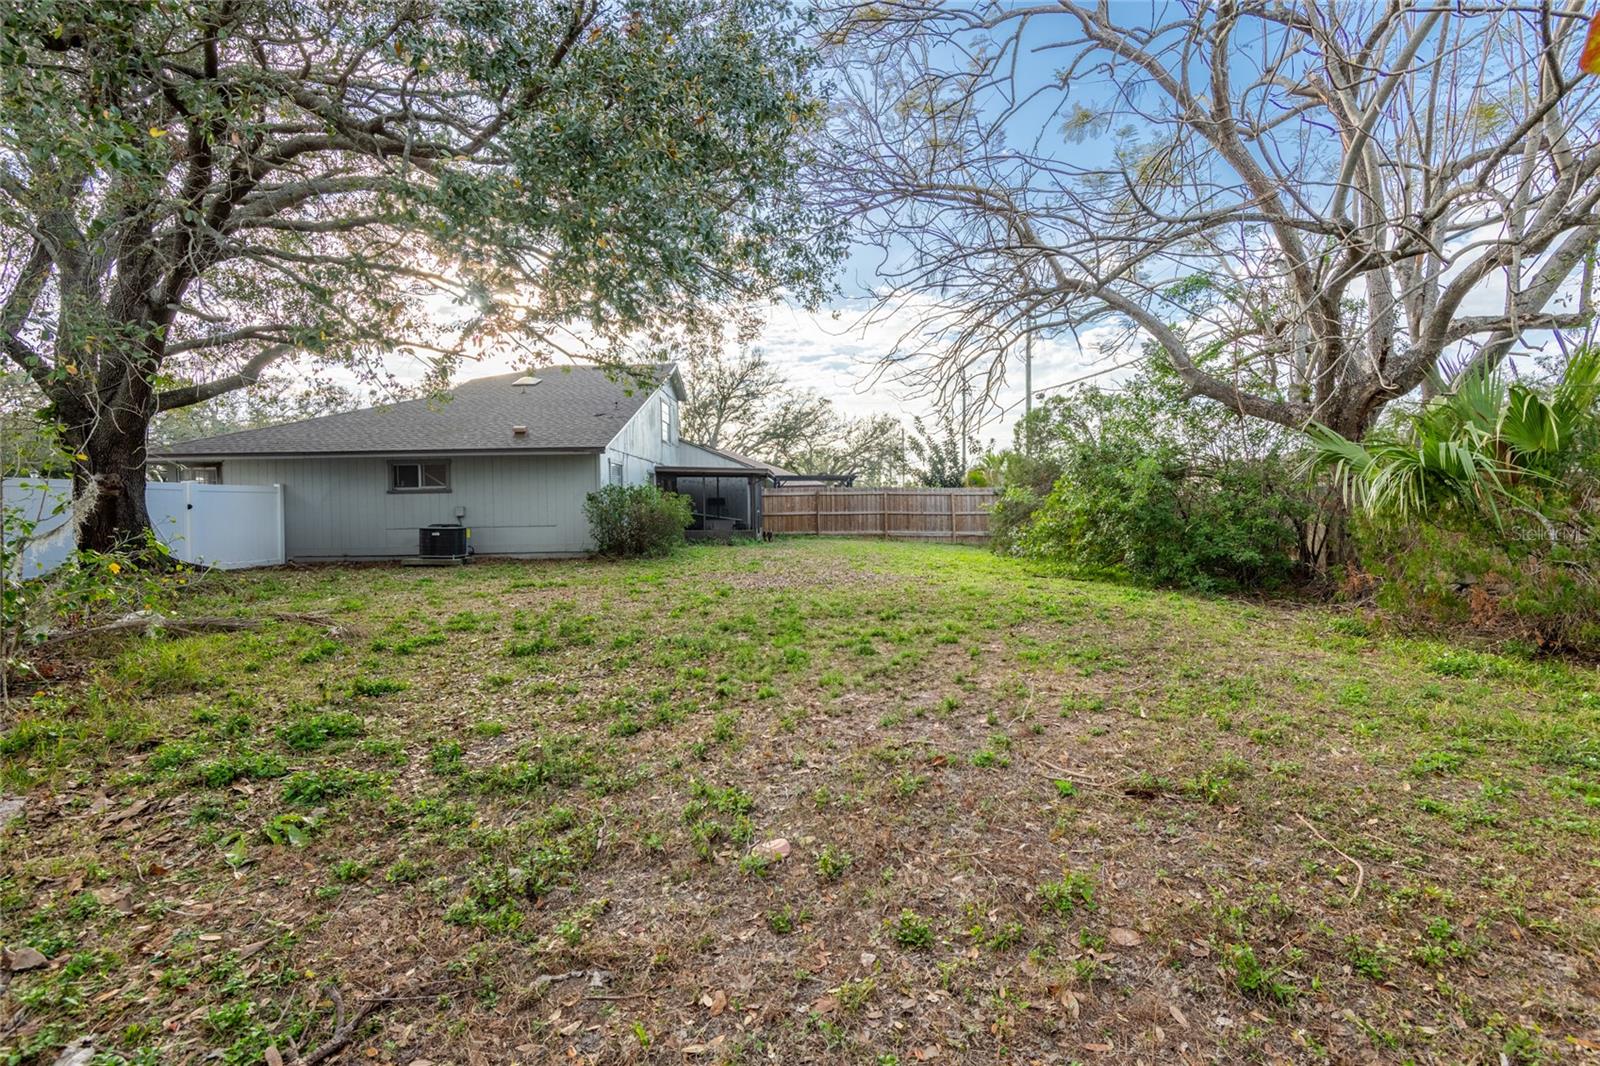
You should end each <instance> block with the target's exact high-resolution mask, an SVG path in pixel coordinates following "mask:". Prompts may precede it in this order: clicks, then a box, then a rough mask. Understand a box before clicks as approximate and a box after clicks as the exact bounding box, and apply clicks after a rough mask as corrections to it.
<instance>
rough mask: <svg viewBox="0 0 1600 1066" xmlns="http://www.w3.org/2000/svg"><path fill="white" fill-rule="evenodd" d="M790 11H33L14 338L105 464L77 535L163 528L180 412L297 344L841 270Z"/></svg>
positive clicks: (7, 231) (327, 356)
mask: <svg viewBox="0 0 1600 1066" xmlns="http://www.w3.org/2000/svg"><path fill="white" fill-rule="evenodd" d="M792 31H793V24H792V21H791V18H790V16H789V14H788V13H787V12H785V11H784V10H783V9H781V8H780V7H777V6H775V5H774V4H773V3H769V2H764V0H733V2H725V0H619V2H610V0H473V2H456V0H365V2H364V0H30V2H29V3H25V4H8V5H5V7H4V12H3V14H0V241H3V243H4V259H3V262H0V344H3V345H4V352H5V356H6V358H8V359H9V360H10V361H11V363H13V364H14V365H16V366H17V367H19V368H21V370H22V371H24V372H25V373H26V374H27V375H29V377H31V378H32V380H33V382H34V383H35V384H36V385H37V386H38V388H39V389H40V390H42V392H43V393H44V395H45V396H46V397H47V399H48V407H47V410H46V415H47V417H48V418H50V419H52V420H54V421H55V422H56V423H57V424H58V425H59V427H60V430H61V434H62V437H63V439H64V441H65V442H66V444H67V445H68V447H69V448H70V450H71V451H72V452H73V453H75V454H76V455H77V456H78V459H77V460H76V467H75V470H74V480H75V483H76V486H77V489H78V493H79V496H80V500H81V506H80V508H79V540H80V544H82V545H84V546H86V547H91V548H106V547H109V546H111V545H113V544H115V543H117V542H119V541H121V540H122V539H123V538H126V537H128V536H129V535H133V534H137V533H139V531H141V530H142V529H143V528H145V526H146V525H147V516H146V512H145V504H144V488H143V487H144V481H145V474H144V465H145V442H146V436H147V429H148V427H149V424H150V422H151V419H152V418H153V417H154V416H155V415H156V414H157V413H159V412H161V411H167V410H171V409H175V408H179V407H182V406H184V405H188V404H193V403H197V402H199V401H203V400H205V399H207V398H210V397H214V396H218V395H221V394H224V393H226V392H227V391H229V390H232V389H235V388H239V387H241V386H244V385H247V384H249V383H251V382H253V381H255V380H257V378H258V377H259V376H260V374H261V373H262V372H263V370H264V369H265V368H266V367H268V366H270V365H272V364H274V363H277V362H279V361H281V360H284V359H285V358H286V357H290V356H293V357H295V359H297V360H309V361H312V362H322V363H333V364H342V365H345V366H351V367H355V368H357V369H358V370H360V371H362V372H364V373H368V374H378V373H381V372H382V370H383V367H384V363H385V360H386V359H391V358H393V357H394V355H395V354H396V353H402V352H404V353H412V354H414V355H418V356H421V357H423V358H424V359H428V360H431V361H432V362H431V365H432V366H433V369H434V371H435V373H436V375H437V376H438V377H439V378H440V379H442V378H443V376H444V375H446V374H447V373H448V372H449V369H450V368H451V366H452V365H453V361H454V360H456V359H459V358H460V357H462V356H464V355H470V354H471V353H473V352H474V351H476V350H479V349H480V348H481V347H482V346H484V345H486V344H488V343H492V342H498V343H502V344H505V343H513V342H515V343H520V344H522V345H523V346H524V347H525V348H526V349H527V350H528V351H529V352H530V353H548V352H549V351H551V350H552V349H553V348H556V347H557V346H559V345H560V344H561V342H562V338H563V336H571V335H572V334H571V333H570V332H569V333H566V334H563V332H562V331H563V330H568V331H572V330H575V331H578V333H580V334H581V335H582V336H583V337H585V338H587V339H589V341H590V343H593V342H594V341H595V340H596V339H598V340H602V341H607V342H616V343H618V344H620V343H621V342H622V340H623V339H624V338H628V337H634V338H639V337H641V336H643V337H648V336H649V335H651V334H652V333H661V332H663V331H670V330H671V329H673V328H675V327H681V326H682V325H683V324H684V323H690V324H704V323H706V322H708V321H709V320H710V319H711V318H712V317H714V314H713V312H714V311H715V308H717V307H718V306H721V305H723V304H724V302H732V301H735V300H740V299H749V298H751V297H757V298H759V297H763V296H768V295H771V294H772V293H773V292H775V291H776V290H777V289H778V288H779V287H781V286H800V287H804V286H807V285H808V284H810V283H812V282H813V280H814V279H815V278H816V277H817V276H818V275H819V273H820V271H821V269H822V267H823V265H824V263H825V261H826V259H827V256H828V254H829V251H830V250H829V248H828V246H827V245H828V242H827V241H826V239H825V238H824V239H815V238H814V236H813V235H814V234H816V233H817V232H819V231H818V230H817V229H816V228H815V227H814V226H813V225H812V223H813V221H814V220H813V219H811V218H810V217H809V216H808V215H807V214H806V212H805V210H804V209H803V207H802V205H801V204H800V203H799V202H798V201H797V200H796V199H795V197H794V194H793V193H792V191H791V190H792V188H793V183H792V181H791V178H792V175H793V173H794V171H795V168H796V166H797V165H798V164H799V162H800V161H801V155H802V148H801V145H802V135H803V133H804V132H805V130H806V128H807V127H808V126H809V125H810V124H811V123H812V122H813V121H814V119H815V118H816V116H817V111H818V102H817V98H816V96H815V94H814V92H813V90H812V88H811V85H810V81H809V72H808V57H807V55H806V53H805V52H804V51H803V50H802V49H801V48H800V47H799V46H797V45H796V44H795V43H794V42H795V41H796V39H797V38H796V35H795V34H794V33H793V32H792ZM534 357H536V356H534Z"/></svg>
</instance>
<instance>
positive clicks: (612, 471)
mask: <svg viewBox="0 0 1600 1066" xmlns="http://www.w3.org/2000/svg"><path fill="white" fill-rule="evenodd" d="M606 480H607V481H609V482H610V483H611V484H613V485H620V484H622V464H621V463H619V462H617V460H615V459H610V460H607V461H606Z"/></svg>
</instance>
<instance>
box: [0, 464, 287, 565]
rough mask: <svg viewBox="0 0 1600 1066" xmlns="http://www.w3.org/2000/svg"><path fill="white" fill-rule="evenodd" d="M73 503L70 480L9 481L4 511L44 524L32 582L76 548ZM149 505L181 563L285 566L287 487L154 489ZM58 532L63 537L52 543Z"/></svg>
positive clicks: (27, 560)
mask: <svg viewBox="0 0 1600 1066" xmlns="http://www.w3.org/2000/svg"><path fill="white" fill-rule="evenodd" d="M71 498H72V482H71V481H68V480H66V479H64V478H61V479H57V478H51V479H48V480H46V479H43V478H6V479H5V509H6V510H7V511H8V512H13V513H20V515H21V516H22V518H23V519H24V520H26V521H31V522H36V523H38V525H37V526H36V527H35V529H34V534H33V536H34V539H33V540H32V541H31V542H30V543H29V544H28V545H27V546H26V547H25V548H24V550H23V556H22V567H23V573H24V574H25V575H27V576H28V577H35V576H37V575H39V574H43V573H48V572H49V571H51V570H53V569H55V568H56V567H57V566H59V565H61V562H62V560H64V559H65V558H66V557H67V556H68V555H69V554H71V552H72V550H73V548H74V547H75V546H76V545H75V543H74V538H73V536H72V533H71V531H70V530H67V529H65V528H63V527H64V526H65V524H66V521H67V514H66V511H65V506H64V505H65V503H66V502H67V501H69V500H70V499H71ZM145 505H146V506H147V507H148V508H149V509H150V525H151V527H152V528H153V529H154V530H155V531H156V536H158V537H160V538H161V541H162V543H164V544H166V546H167V547H168V548H169V549H170V550H171V552H172V555H173V558H175V559H181V560H182V561H184V562H186V563H197V564H202V565H205V566H215V567H220V568H222V569H224V570H237V569H241V568H243V567H247V566H275V565H277V564H279V563H282V562H283V561H284V550H283V548H284V545H283V486H281V485H206V484H202V483H200V482H197V481H152V482H150V484H149V485H147V486H146V488H145ZM52 531H56V532H57V535H56V536H54V537H50V536H47V535H46V534H48V533H50V532H52Z"/></svg>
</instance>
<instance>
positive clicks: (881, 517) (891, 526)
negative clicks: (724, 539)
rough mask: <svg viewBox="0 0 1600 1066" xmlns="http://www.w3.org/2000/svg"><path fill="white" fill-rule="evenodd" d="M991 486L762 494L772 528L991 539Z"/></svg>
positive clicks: (785, 490)
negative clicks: (989, 487)
mask: <svg viewBox="0 0 1600 1066" xmlns="http://www.w3.org/2000/svg"><path fill="white" fill-rule="evenodd" d="M995 496H996V493H995V491H994V490H993V489H926V488H924V489H845V488H799V487H791V488H775V489H767V490H766V491H765V492H763V493H762V494H761V511H762V517H761V524H762V528H763V529H764V530H766V531H767V532H768V533H780V534H781V533H804V534H810V535H812V536H821V537H914V538H919V539H920V538H928V539H933V540H954V541H982V540H988V539H989V508H990V507H991V506H993V504H994V501H995Z"/></svg>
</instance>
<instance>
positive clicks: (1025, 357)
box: [1022, 311, 1033, 455]
mask: <svg viewBox="0 0 1600 1066" xmlns="http://www.w3.org/2000/svg"><path fill="white" fill-rule="evenodd" d="M1022 387H1023V388H1024V389H1026V390H1028V391H1027V395H1026V396H1024V397H1023V399H1022V454H1023V455H1032V454H1033V313H1032V312H1031V311H1030V312H1029V313H1028V332H1027V335H1026V339H1025V340H1024V341H1023V348H1022Z"/></svg>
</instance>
